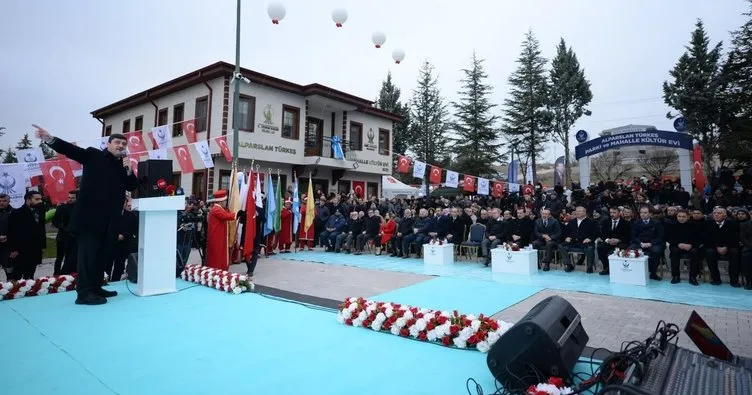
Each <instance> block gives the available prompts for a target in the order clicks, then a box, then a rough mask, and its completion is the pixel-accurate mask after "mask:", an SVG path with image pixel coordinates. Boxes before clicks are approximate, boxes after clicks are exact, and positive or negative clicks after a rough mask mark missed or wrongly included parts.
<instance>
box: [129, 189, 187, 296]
mask: <svg viewBox="0 0 752 395" xmlns="http://www.w3.org/2000/svg"><path fill="white" fill-rule="evenodd" d="M131 207H132V209H133V210H138V284H137V286H136V294H137V295H138V296H150V295H161V294H167V293H172V292H175V291H177V288H176V282H175V270H176V262H177V253H176V249H177V229H178V227H177V224H178V211H179V210H183V209H185V196H162V197H150V198H143V199H133V202H132V205H131Z"/></svg>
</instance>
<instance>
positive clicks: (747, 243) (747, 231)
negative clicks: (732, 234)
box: [739, 221, 752, 251]
mask: <svg viewBox="0 0 752 395" xmlns="http://www.w3.org/2000/svg"><path fill="white" fill-rule="evenodd" d="M739 241H740V242H741V244H742V249H743V250H744V251H752V221H746V222H743V223H741V224H739Z"/></svg>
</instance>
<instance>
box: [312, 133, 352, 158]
mask: <svg viewBox="0 0 752 395" xmlns="http://www.w3.org/2000/svg"><path fill="white" fill-rule="evenodd" d="M340 141H341V143H342V151H343V152H344V154H345V157H348V152H350V151H352V152H353V153H354V152H357V151H356V150H355V149H354V148H353V147H354V146H355V145H354V144H353V143H352V142H351V141H349V140H340ZM305 156H322V157H324V158H334V152H333V151H332V138H331V137H330V136H323V137H318V136H316V135H315V134H313V133H306V135H305Z"/></svg>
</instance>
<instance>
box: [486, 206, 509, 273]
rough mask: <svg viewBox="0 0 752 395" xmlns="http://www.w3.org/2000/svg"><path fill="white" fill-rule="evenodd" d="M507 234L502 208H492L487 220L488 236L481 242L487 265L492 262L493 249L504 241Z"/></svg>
mask: <svg viewBox="0 0 752 395" xmlns="http://www.w3.org/2000/svg"><path fill="white" fill-rule="evenodd" d="M506 234H507V223H506V221H504V219H503V218H501V210H499V209H498V208H494V209H492V210H491V218H490V219H489V220H488V222H486V237H485V238H483V241H482V242H481V243H480V250H481V253H482V254H483V257H484V258H485V262H484V264H485V265H486V266H488V265H490V264H491V250H492V249H494V248H496V247H497V246H498V245H499V244H501V243H503V242H504V239H505V238H506Z"/></svg>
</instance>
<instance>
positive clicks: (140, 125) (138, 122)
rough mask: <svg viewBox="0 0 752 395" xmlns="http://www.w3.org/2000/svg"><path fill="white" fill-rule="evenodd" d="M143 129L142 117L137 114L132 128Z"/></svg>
mask: <svg viewBox="0 0 752 395" xmlns="http://www.w3.org/2000/svg"><path fill="white" fill-rule="evenodd" d="M143 129H144V117H143V116H141V115H139V116H137V117H136V121H135V122H134V125H133V130H135V131H140V130H143Z"/></svg>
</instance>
